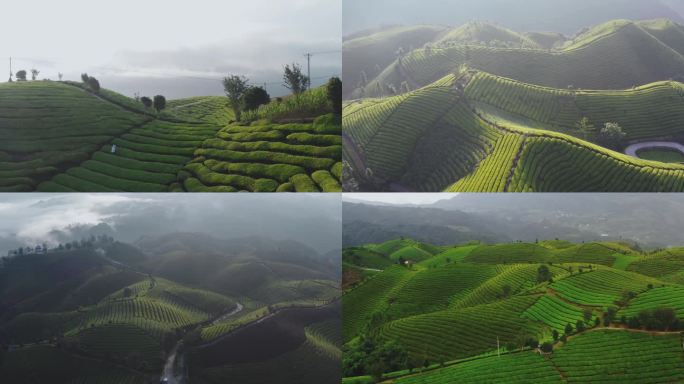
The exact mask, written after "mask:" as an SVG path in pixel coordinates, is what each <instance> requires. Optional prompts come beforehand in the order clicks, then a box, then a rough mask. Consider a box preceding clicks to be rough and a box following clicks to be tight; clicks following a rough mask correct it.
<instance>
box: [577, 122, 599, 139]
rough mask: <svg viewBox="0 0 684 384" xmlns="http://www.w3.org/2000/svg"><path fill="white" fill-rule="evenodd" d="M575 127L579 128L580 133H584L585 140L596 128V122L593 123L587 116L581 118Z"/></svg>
mask: <svg viewBox="0 0 684 384" xmlns="http://www.w3.org/2000/svg"><path fill="white" fill-rule="evenodd" d="M575 128H576V129H577V131H579V133H580V134H582V138H583V139H584V140H586V139H587V137H588V136H589V135H590V134H591V133H593V132H594V129H595V127H594V124H592V123H591V122H590V121H589V119H588V118H586V117H583V118H581V119H580V121H578V122H577V123H575Z"/></svg>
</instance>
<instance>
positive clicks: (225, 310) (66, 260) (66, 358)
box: [0, 234, 340, 383]
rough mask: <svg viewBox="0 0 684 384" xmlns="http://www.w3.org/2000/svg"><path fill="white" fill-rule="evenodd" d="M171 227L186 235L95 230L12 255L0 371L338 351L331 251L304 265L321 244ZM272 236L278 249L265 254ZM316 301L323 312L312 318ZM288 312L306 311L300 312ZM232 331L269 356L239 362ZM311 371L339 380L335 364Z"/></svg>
mask: <svg viewBox="0 0 684 384" xmlns="http://www.w3.org/2000/svg"><path fill="white" fill-rule="evenodd" d="M173 237H174V238H176V239H177V240H181V239H182V243H181V242H180V241H179V243H178V244H176V245H174V244H173V243H170V244H168V245H167V246H166V247H164V246H163V245H164V244H163V243H165V242H167V241H168V239H169V238H170V237H169V238H165V237H161V238H155V239H152V238H147V239H145V245H144V248H139V247H136V246H133V245H129V244H125V243H120V242H116V241H113V240H112V239H107V238H102V239H99V238H98V239H97V240H91V241H89V242H85V241H84V242H83V243H82V244H81V245H79V246H78V247H77V248H72V246H71V244H69V247H68V248H66V249H65V248H63V247H62V248H55V249H54V250H51V251H49V252H48V253H46V254H29V255H18V256H13V257H9V258H3V263H2V265H1V266H0V347H1V348H0V351H2V355H3V358H2V359H0V374H2V376H3V377H5V378H9V380H11V381H12V382H17V383H21V382H28V381H29V377H34V378H36V377H37V378H39V379H40V380H48V379H49V378H53V381H54V380H57V381H55V382H59V383H67V382H74V381H79V382H85V381H89V380H90V382H110V381H111V382H127V383H149V382H150V380H154V378H158V377H159V376H160V375H162V377H164V376H165V377H171V376H173V377H175V378H176V379H179V378H183V377H187V376H188V375H189V376H191V377H193V378H194V377H195V376H197V377H200V376H201V377H204V376H206V378H203V379H201V380H200V379H199V378H198V380H197V381H198V382H225V380H226V378H227V377H233V375H239V374H244V375H246V376H247V377H249V376H251V377H254V374H255V372H259V371H260V370H262V371H263V372H265V374H270V373H268V372H273V371H274V370H276V371H277V370H278V369H280V368H278V367H282V366H283V365H281V364H287V363H288V362H290V361H291V359H292V358H296V357H297V356H303V355H306V356H309V358H311V359H316V361H318V362H319V364H321V366H325V367H329V366H330V365H331V362H334V361H335V356H336V354H339V353H340V352H339V346H338V344H337V341H336V340H338V339H339V336H338V335H339V328H335V327H334V322H335V321H336V320H337V321H339V315H338V314H337V313H338V312H339V311H336V310H335V309H334V303H335V300H336V298H337V297H338V295H339V281H338V280H337V274H334V275H335V278H331V277H329V276H331V275H333V273H332V272H331V271H330V270H329V267H328V266H327V265H326V263H325V262H324V261H322V260H321V261H318V262H312V263H308V265H304V266H299V265H298V263H301V262H302V260H304V259H306V258H311V259H310V260H317V259H319V255H316V254H315V251H312V250H311V249H307V248H306V247H305V246H302V245H297V244H296V243H293V244H289V243H281V244H277V243H272V242H271V243H269V242H268V241H264V242H263V244H261V243H259V242H258V243H255V244H254V246H253V247H251V248H250V247H249V239H241V240H240V241H237V240H236V241H235V243H236V244H242V248H239V247H236V248H235V249H232V250H231V248H230V247H229V248H224V247H226V246H229V243H226V241H223V240H217V239H213V240H212V239H211V238H209V239H208V238H206V237H200V236H193V235H191V234H175V235H174V236H173ZM193 243H196V244H203V245H204V246H203V247H202V246H197V247H193V246H192V244H193ZM269 246H270V247H273V248H275V249H276V250H278V249H279V251H277V253H276V254H274V255H269V254H264V253H262V252H266V250H267V249H269V248H268V247H269ZM193 248H194V252H193ZM248 249H249V250H248ZM154 250H157V251H154ZM311 252H313V253H311ZM295 253H296V255H295ZM219 266H221V267H219ZM338 273H339V272H338ZM331 303H332V304H331ZM321 308H323V309H321ZM324 308H331V309H324ZM310 311H313V312H312V313H315V314H319V313H320V314H322V315H320V316H318V315H317V316H313V317H311V316H309V315H307V314H308V313H309V312H310ZM285 314H289V315H288V316H293V317H292V318H294V319H300V318H303V319H304V320H301V321H300V320H297V321H291V320H290V317H288V316H285ZM255 323H259V324H264V326H266V325H267V326H268V327H271V328H273V329H274V330H279V329H280V330H287V332H289V333H291V334H292V335H293V336H292V337H291V338H290V339H288V340H289V342H287V343H283V344H282V345H277V346H271V347H269V345H270V341H268V340H261V339H259V338H258V337H256V336H255V335H254V334H252V333H250V331H249V330H250V329H252V328H253V327H255V325H254V324H255ZM256 328H258V327H256ZM243 334H244V336H239V337H238V336H237V335H243ZM234 337H237V338H238V339H240V337H247V338H248V339H249V340H250V343H251V344H252V345H253V347H254V348H255V349H256V350H259V351H261V353H266V354H268V356H266V355H255V356H253V357H251V358H250V359H249V365H242V363H245V361H242V360H240V359H239V358H234V357H231V356H228V355H224V354H223V353H222V352H221V351H224V350H226V349H235V348H237V346H238V345H242V344H243V343H244V341H239V340H233V338H234ZM283 337H285V338H287V337H288V336H287V335H284V336H283ZM236 342H237V343H238V344H235V343H236ZM212 348H213V349H212ZM200 351H202V352H201V353H203V354H204V356H205V358H203V359H202V360H201V361H196V360H193V359H192V358H190V357H189V358H188V363H187V365H184V364H183V363H179V362H180V361H183V357H180V356H194V354H197V353H200ZM176 356H179V357H176ZM273 358H275V359H278V360H277V361H271V359H273ZM51 360H54V362H52V361H51ZM210 360H211V361H213V363H212V364H210V365H209V366H208V365H205V363H206V362H208V361H210ZM55 362H61V364H60V365H55ZM83 362H88V363H86V364H84V363H83ZM178 364H181V365H180V366H178ZM93 366H95V367H100V370H94V369H92V367H93ZM175 366H178V367H180V368H178V367H177V368H174V367H175ZM219 368H220V369H219ZM31 372H38V373H36V375H38V376H35V375H34V374H32V373H31ZM98 372H99V373H98ZM322 372H323V373H322ZM325 372H327V376H326V374H325ZM304 374H306V371H304V370H301V369H300V370H297V369H295V370H293V372H292V378H291V381H283V382H292V383H296V382H299V381H297V380H298V378H300V377H302V375H304ZM311 374H312V375H318V376H317V377H319V378H324V379H325V378H327V380H330V371H325V370H321V371H317V370H313V371H312V373H311ZM226 375H227V376H226ZM257 376H258V377H261V376H259V375H257ZM209 378H211V379H209ZM205 379H206V380H205ZM122 380H124V381H122ZM125 380H128V381H125ZM157 380H158V379H157ZM193 381H194V380H193ZM319 382H325V380H323V381H319Z"/></svg>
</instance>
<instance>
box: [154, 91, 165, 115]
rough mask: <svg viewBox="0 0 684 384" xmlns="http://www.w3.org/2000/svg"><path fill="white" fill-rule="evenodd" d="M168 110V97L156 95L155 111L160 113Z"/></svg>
mask: <svg viewBox="0 0 684 384" xmlns="http://www.w3.org/2000/svg"><path fill="white" fill-rule="evenodd" d="M164 108H166V97H164V96H162V95H156V96H155V97H154V109H156V110H157V113H159V112H160V111H161V110H162V109H164Z"/></svg>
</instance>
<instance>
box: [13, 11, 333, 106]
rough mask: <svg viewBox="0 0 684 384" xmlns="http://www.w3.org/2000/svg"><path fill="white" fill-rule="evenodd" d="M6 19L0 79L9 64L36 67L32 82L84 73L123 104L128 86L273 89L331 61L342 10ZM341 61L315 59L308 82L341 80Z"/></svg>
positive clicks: (16, 15)
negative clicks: (285, 77) (230, 79)
mask: <svg viewBox="0 0 684 384" xmlns="http://www.w3.org/2000/svg"><path fill="white" fill-rule="evenodd" d="M6 16H8V17H5V18H3V21H2V23H0V57H2V58H3V61H4V64H2V65H1V66H0V68H5V70H4V71H2V72H4V73H5V74H4V76H3V77H8V75H9V68H8V64H9V63H8V58H9V56H12V57H14V58H15V65H14V69H15V71H16V70H17V69H26V70H29V69H31V68H33V67H35V68H37V69H39V70H40V71H41V74H40V75H39V78H51V79H57V73H58V72H62V73H64V74H65V78H67V79H74V80H75V79H78V77H79V75H80V73H82V72H88V73H89V74H91V75H93V76H96V77H99V78H100V80H101V82H102V83H103V86H105V87H108V85H109V87H110V88H114V89H115V90H119V91H121V92H124V93H127V94H129V95H130V94H131V93H132V91H134V90H135V89H136V87H135V86H136V83H137V86H138V88H149V90H147V89H144V90H142V91H143V92H144V93H150V94H152V93H154V92H155V88H154V87H162V88H164V89H162V90H160V91H159V92H163V91H165V90H166V92H167V93H169V92H171V93H183V92H184V91H185V92H186V93H195V94H196V93H197V92H202V91H203V92H206V93H205V94H210V92H211V94H221V91H222V88H221V86H220V82H218V80H216V81H212V80H214V79H220V78H221V77H222V76H225V75H227V74H230V73H235V74H244V75H246V76H248V77H250V78H252V79H253V83H255V84H262V83H264V82H275V83H279V82H280V81H281V75H280V73H281V70H282V67H283V65H284V64H286V63H291V62H298V63H300V64H302V65H303V66H304V67H305V65H306V59H305V57H304V53H306V52H330V51H339V50H340V49H341V39H342V38H341V35H342V32H341V19H342V3H341V0H288V1H282V0H250V1H220V0H194V1H192V2H186V1H179V0H166V1H164V0H148V1H144V2H141V1H134V0H119V1H98V2H93V1H87V0H61V1H51V0H34V1H32V2H31V3H30V4H27V5H26V6H23V7H21V8H20V9H19V8H16V7H13V8H12V11H11V15H9V14H8V15H6ZM340 57H341V54H340V53H326V54H320V55H316V56H314V58H313V60H312V78H317V77H326V76H330V75H335V74H340V73H341V60H340ZM203 79H208V80H203ZM0 80H2V81H4V80H6V79H2V78H0ZM103 80H104V81H103ZM173 81H176V82H177V83H176V84H169V83H170V82H173ZM321 81H324V79H321ZM180 84H191V85H187V86H184V87H183V86H180ZM269 87H270V88H271V90H272V91H271V92H272V93H277V92H276V90H278V89H279V86H278V84H270V85H269ZM170 96H171V97H174V96H175V95H173V94H171V95H170ZM183 96H190V94H188V95H183Z"/></svg>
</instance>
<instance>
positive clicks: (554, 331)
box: [552, 329, 560, 341]
mask: <svg viewBox="0 0 684 384" xmlns="http://www.w3.org/2000/svg"><path fill="white" fill-rule="evenodd" d="M552 335H553V341H558V337H559V336H560V335H559V334H558V331H557V330H555V329H554V330H553V334H552Z"/></svg>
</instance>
